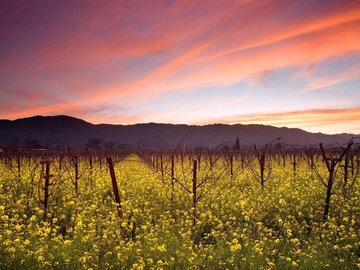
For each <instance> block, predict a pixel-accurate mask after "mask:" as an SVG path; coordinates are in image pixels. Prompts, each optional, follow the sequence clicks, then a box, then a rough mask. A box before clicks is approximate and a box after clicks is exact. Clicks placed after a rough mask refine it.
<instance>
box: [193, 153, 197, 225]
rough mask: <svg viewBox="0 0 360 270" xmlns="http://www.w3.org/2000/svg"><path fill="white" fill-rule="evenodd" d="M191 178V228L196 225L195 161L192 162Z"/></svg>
mask: <svg viewBox="0 0 360 270" xmlns="http://www.w3.org/2000/svg"><path fill="white" fill-rule="evenodd" d="M192 171H193V178H192V195H193V200H192V207H193V226H195V225H196V203H197V193H196V191H197V179H196V178H197V161H196V160H195V159H194V160H193V170H192Z"/></svg>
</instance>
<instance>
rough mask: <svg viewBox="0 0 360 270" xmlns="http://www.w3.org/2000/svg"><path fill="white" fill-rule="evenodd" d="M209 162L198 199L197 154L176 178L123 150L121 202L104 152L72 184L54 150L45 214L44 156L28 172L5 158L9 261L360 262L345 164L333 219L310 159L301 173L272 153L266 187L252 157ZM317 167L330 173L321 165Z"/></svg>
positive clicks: (159, 264)
mask: <svg viewBox="0 0 360 270" xmlns="http://www.w3.org/2000/svg"><path fill="white" fill-rule="evenodd" d="M167 162H168V161H167ZM205 162H206V160H205V161H202V166H201V167H200V164H197V166H198V167H195V169H196V170H197V175H196V177H197V179H198V182H197V185H195V187H196V191H197V193H196V194H195V195H196V196H197V197H196V198H195V199H196V200H195V202H194V192H193V191H194V182H193V181H192V179H193V177H194V171H193V167H192V166H193V163H192V162H191V160H190V162H188V159H187V158H186V161H185V162H184V161H183V162H182V163H181V161H180V160H179V159H176V160H175V168H174V175H175V176H176V181H173V183H172V184H171V183H170V182H171V179H170V178H171V177H170V173H168V170H165V169H163V170H162V171H161V172H160V170H159V169H158V170H155V169H154V166H151V165H150V164H149V163H147V162H144V159H140V157H139V156H136V155H130V156H127V157H125V158H124V159H122V160H117V161H116V162H115V174H116V179H117V185H118V188H119V195H120V198H121V208H120V209H119V208H117V205H116V203H115V201H114V191H113V186H112V182H111V178H110V174H109V170H108V167H107V166H106V164H105V162H103V164H102V165H101V164H100V163H99V162H95V163H94V166H93V168H92V169H89V164H88V162H87V160H86V159H85V158H83V159H80V162H79V168H78V169H79V171H78V176H77V178H76V181H78V187H77V190H76V192H75V190H74V179H75V175H74V173H75V172H74V170H73V168H72V166H71V162H70V161H69V160H67V161H64V162H63V164H62V168H60V166H59V162H58V161H54V162H51V163H50V174H49V177H50V178H49V179H50V184H49V187H48V205H47V208H46V209H47V210H46V211H47V213H46V214H45V215H44V209H45V208H44V196H45V195H44V192H45V190H44V170H42V169H41V166H40V165H39V164H40V162H39V160H38V159H29V160H24V161H23V162H22V165H21V171H20V172H18V171H17V170H15V169H14V167H12V168H9V166H8V165H7V164H5V163H4V162H1V163H0V190H1V193H0V268H1V269H359V268H360V224H359V220H360V200H359V199H360V184H359V181H358V179H355V181H353V184H352V185H351V187H349V188H347V189H346V192H345V190H344V186H343V184H342V181H343V180H342V174H341V171H340V170H341V168H340V167H339V168H340V169H339V171H338V173H337V176H336V178H335V182H334V187H333V190H332V196H331V206H330V211H329V215H328V217H327V219H324V217H323V209H324V200H325V196H326V190H327V189H326V187H325V186H324V185H323V183H322V182H321V181H320V180H319V176H318V175H317V173H315V172H314V171H313V170H312V169H311V168H310V167H309V165H308V164H307V163H306V162H305V161H304V160H302V161H299V163H298V164H297V168H296V173H295V172H294V171H293V167H292V164H291V163H290V162H288V163H287V164H286V165H285V166H283V165H282V164H281V165H280V164H278V163H276V162H273V164H272V168H271V176H269V178H268V179H267V181H266V183H265V185H264V187H263V188H262V187H261V185H260V183H259V181H258V179H256V177H257V176H256V174H254V172H253V170H252V169H251V168H252V167H251V164H250V162H249V164H247V166H245V167H243V168H241V166H240V163H239V162H238V161H235V162H234V164H232V166H233V167H234V168H233V172H232V174H230V173H229V168H228V167H227V166H226V165H224V164H225V161H221V160H219V161H218V162H217V163H216V164H215V165H214V166H213V167H211V170H210V169H209V168H208V167H206V166H205V165H204V163H205ZM252 162H255V161H252ZM319 162H320V163H321V161H319ZM183 163H185V164H186V165H185V167H184V165H183ZM167 164H168V163H167ZM100 166H101V167H100ZM162 166H165V165H162ZM254 168H255V169H256V167H255V165H254ZM166 169H168V167H167V168H166ZM164 171H165V173H164ZM318 173H320V174H322V175H323V176H324V178H325V179H326V177H327V171H326V168H325V167H324V166H323V164H321V165H319V170H318ZM356 177H357V176H356ZM349 181H350V180H349ZM194 203H195V204H194ZM194 207H195V208H196V209H194Z"/></svg>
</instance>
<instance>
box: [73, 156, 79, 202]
mask: <svg viewBox="0 0 360 270" xmlns="http://www.w3.org/2000/svg"><path fill="white" fill-rule="evenodd" d="M74 165H75V194H76V196H78V195H79V161H78V157H74Z"/></svg>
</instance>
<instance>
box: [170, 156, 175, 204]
mask: <svg viewBox="0 0 360 270" xmlns="http://www.w3.org/2000/svg"><path fill="white" fill-rule="evenodd" d="M174 187H175V160H174V155H171V202H173V201H174Z"/></svg>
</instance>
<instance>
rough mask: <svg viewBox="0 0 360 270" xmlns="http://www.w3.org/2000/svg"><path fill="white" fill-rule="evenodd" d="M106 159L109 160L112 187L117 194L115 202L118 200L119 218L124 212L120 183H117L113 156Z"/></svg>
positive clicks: (115, 194)
mask: <svg viewBox="0 0 360 270" xmlns="http://www.w3.org/2000/svg"><path fill="white" fill-rule="evenodd" d="M106 161H107V163H108V166H109V171H110V177H111V183H112V187H113V191H114V196H115V202H116V206H117V210H118V215H119V218H122V215H123V214H122V206H121V200H120V194H119V189H118V185H117V182H116V176H115V170H114V164H113V160H112V158H111V157H107V158H106Z"/></svg>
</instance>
